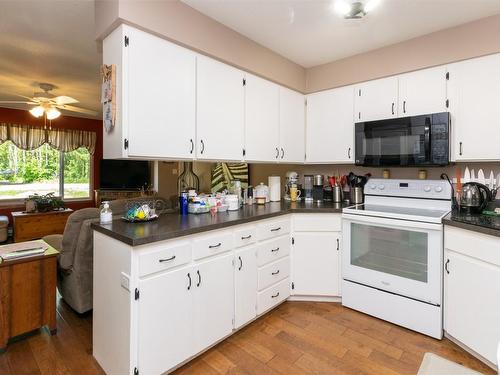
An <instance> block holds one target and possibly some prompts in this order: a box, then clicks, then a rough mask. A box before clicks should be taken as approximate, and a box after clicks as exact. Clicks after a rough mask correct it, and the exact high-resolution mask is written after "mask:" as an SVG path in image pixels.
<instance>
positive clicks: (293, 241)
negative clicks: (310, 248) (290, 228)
mask: <svg viewBox="0 0 500 375" xmlns="http://www.w3.org/2000/svg"><path fill="white" fill-rule="evenodd" d="M292 245H295V238H294V237H292Z"/></svg>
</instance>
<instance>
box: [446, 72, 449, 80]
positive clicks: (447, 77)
mask: <svg viewBox="0 0 500 375" xmlns="http://www.w3.org/2000/svg"><path fill="white" fill-rule="evenodd" d="M446 80H447V81H449V80H450V72H446Z"/></svg>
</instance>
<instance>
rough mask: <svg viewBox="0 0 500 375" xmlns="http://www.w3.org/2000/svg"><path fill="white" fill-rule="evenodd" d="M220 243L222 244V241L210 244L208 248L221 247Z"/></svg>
mask: <svg viewBox="0 0 500 375" xmlns="http://www.w3.org/2000/svg"><path fill="white" fill-rule="evenodd" d="M220 245H222V243H221V242H219V243H218V244H217V245H208V248H209V249H214V248H216V247H219V246H220Z"/></svg>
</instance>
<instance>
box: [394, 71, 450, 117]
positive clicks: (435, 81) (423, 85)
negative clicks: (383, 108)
mask: <svg viewBox="0 0 500 375" xmlns="http://www.w3.org/2000/svg"><path fill="white" fill-rule="evenodd" d="M398 108H399V117H407V116H416V115H426V114H429V113H439V112H446V111H447V110H448V109H447V108H446V67H445V66H438V67H436V68H431V69H424V70H418V71H416V72H412V73H407V74H402V75H400V76H399V106H398Z"/></svg>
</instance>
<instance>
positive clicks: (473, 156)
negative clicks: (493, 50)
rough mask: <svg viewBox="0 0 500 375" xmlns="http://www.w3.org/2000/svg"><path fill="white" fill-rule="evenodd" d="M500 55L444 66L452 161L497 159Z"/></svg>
mask: <svg viewBox="0 0 500 375" xmlns="http://www.w3.org/2000/svg"><path fill="white" fill-rule="evenodd" d="M499 67H500V54H496V55H491V56H486V57H480V58H477V59H472V60H466V61H462V62H459V63H455V64H451V65H449V66H448V72H449V74H450V78H449V81H448V98H449V101H450V102H449V103H450V105H449V110H450V114H451V130H452V133H453V134H454V137H453V139H454V144H453V147H452V150H453V151H454V155H455V159H456V160H457V161H458V160H471V161H473V160H499V159H500V147H498V139H499V137H498V129H499V128H500V105H499V103H500V69H499Z"/></svg>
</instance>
